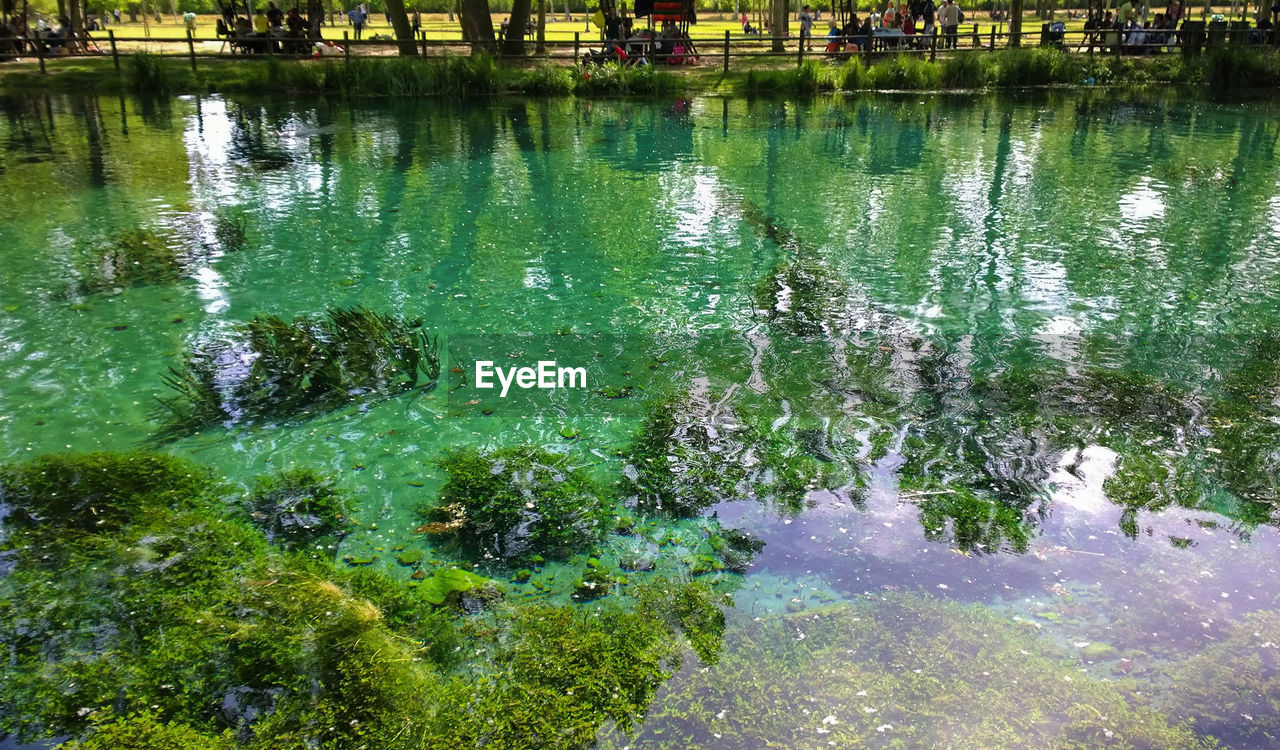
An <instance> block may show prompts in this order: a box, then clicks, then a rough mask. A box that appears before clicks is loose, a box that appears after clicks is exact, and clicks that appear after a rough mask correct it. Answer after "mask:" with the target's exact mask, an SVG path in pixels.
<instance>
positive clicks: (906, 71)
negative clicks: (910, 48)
mask: <svg viewBox="0 0 1280 750" xmlns="http://www.w3.org/2000/svg"><path fill="white" fill-rule="evenodd" d="M863 80H864V82H865V83H864V85H865V86H866V87H868V88H873V89H912V90H929V89H936V88H939V86H940V85H941V83H942V69H941V68H940V67H939V66H938V65H936V64H934V63H930V62H929V61H928V60H925V59H924V58H922V57H919V56H918V55H913V54H907V53H902V54H897V55H893V56H891V57H889V58H887V59H884V60H880V61H877V62H876V64H875V65H872V66H871V67H869V68H867V70H866V73H865V75H864V77H863Z"/></svg>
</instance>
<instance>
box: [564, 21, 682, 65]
mask: <svg viewBox="0 0 1280 750" xmlns="http://www.w3.org/2000/svg"><path fill="white" fill-rule="evenodd" d="M603 31H604V37H605V38H604V45H603V47H602V48H601V49H600V50H599V51H590V50H588V51H587V52H586V53H584V54H583V56H582V62H583V63H584V64H597V65H598V64H600V63H606V62H618V63H621V64H623V65H652V64H653V63H654V62H665V63H668V64H670V65H685V64H693V63H696V62H697V61H698V55H697V50H696V49H695V48H694V45H693V41H692V40H691V39H689V35H688V34H686V33H685V32H684V31H683V30H682V29H681V28H680V26H679V25H678V24H676V23H674V22H672V21H663V22H662V26H661V27H660V28H659V30H658V31H657V32H656V33H655V32H654V30H653V29H651V28H648V27H646V26H637V25H636V24H635V22H634V19H632V18H619V17H617V16H608V17H606V18H604V19H603Z"/></svg>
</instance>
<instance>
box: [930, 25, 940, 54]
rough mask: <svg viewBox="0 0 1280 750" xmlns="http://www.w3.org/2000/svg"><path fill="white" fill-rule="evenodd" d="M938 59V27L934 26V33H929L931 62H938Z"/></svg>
mask: <svg viewBox="0 0 1280 750" xmlns="http://www.w3.org/2000/svg"><path fill="white" fill-rule="evenodd" d="M937 60H938V27H937V26H934V27H933V33H932V34H930V35H929V62H937Z"/></svg>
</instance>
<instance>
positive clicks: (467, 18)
mask: <svg viewBox="0 0 1280 750" xmlns="http://www.w3.org/2000/svg"><path fill="white" fill-rule="evenodd" d="M458 18H459V20H460V21H461V24H462V38H463V39H464V40H465V41H467V42H470V43H471V53H472V54H482V53H489V54H492V52H493V50H494V40H493V17H492V16H490V15H489V0H460V2H459V3H458Z"/></svg>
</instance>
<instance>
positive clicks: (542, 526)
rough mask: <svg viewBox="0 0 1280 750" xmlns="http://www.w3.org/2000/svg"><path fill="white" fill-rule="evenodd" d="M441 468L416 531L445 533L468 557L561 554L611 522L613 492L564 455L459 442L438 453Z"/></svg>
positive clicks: (589, 541)
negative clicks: (434, 495) (441, 480)
mask: <svg viewBox="0 0 1280 750" xmlns="http://www.w3.org/2000/svg"><path fill="white" fill-rule="evenodd" d="M439 463H440V468H441V469H443V470H444V472H445V474H446V475H447V477H448V478H447V480H446V482H445V484H444V486H443V487H442V488H441V489H440V497H439V500H438V502H437V503H436V504H435V505H432V506H430V507H428V508H425V509H424V510H423V511H422V515H423V518H424V520H426V521H427V522H428V523H427V524H426V525H424V526H422V527H421V529H420V531H423V532H425V533H429V534H438V535H444V536H447V537H452V538H453V539H454V540H455V541H456V542H457V543H458V545H459V546H460V547H461V548H462V549H464V550H465V551H466V552H467V554H469V555H471V556H473V557H479V558H490V559H498V560H502V561H512V560H515V559H517V558H520V557H521V556H524V555H533V554H539V555H549V556H552V557H563V556H565V555H567V554H568V553H569V552H571V551H572V550H576V549H581V548H584V547H588V548H589V547H590V546H591V545H592V544H593V543H594V542H595V541H597V540H599V539H600V538H601V536H603V534H604V532H605V531H606V530H607V529H608V528H610V523H609V522H610V520H611V518H612V511H613V505H614V503H613V500H612V499H611V498H610V497H609V495H608V493H607V490H606V488H604V487H602V486H600V485H599V484H598V483H597V482H595V481H594V480H593V479H592V478H591V477H590V476H588V475H587V473H586V472H585V471H584V470H583V469H581V468H575V467H573V466H572V465H571V463H570V459H569V457H568V456H566V455H563V454H557V453H549V452H547V451H544V450H541V449H539V448H535V447H531V446H517V447H513V448H503V449H500V450H497V451H492V452H487V451H481V450H479V449H476V448H460V449H457V450H454V451H452V452H450V453H449V454H447V455H446V456H444V457H443V458H442V459H441V460H440V462H439Z"/></svg>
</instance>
